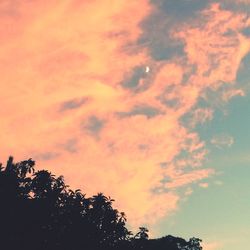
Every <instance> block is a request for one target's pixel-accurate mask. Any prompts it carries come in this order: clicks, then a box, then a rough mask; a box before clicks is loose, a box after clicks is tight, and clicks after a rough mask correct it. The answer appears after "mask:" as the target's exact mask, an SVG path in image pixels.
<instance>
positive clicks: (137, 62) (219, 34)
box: [0, 0, 250, 225]
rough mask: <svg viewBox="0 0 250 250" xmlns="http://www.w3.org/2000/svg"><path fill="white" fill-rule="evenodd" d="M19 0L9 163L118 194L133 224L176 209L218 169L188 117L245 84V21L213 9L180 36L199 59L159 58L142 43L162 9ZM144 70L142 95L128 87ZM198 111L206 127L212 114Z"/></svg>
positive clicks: (10, 21)
mask: <svg viewBox="0 0 250 250" xmlns="http://www.w3.org/2000/svg"><path fill="white" fill-rule="evenodd" d="M9 3H10V2H9V1H5V2H4V4H3V3H1V5H0V13H4V14H2V15H1V19H0V27H1V29H3V27H9V28H8V29H6V31H5V30H1V32H0V33H1V48H0V57H1V67H0V74H1V83H0V85H1V90H2V91H1V93H2V94H1V107H0V115H1V117H4V119H2V121H1V125H0V129H1V131H2V133H1V137H0V143H1V145H4V146H2V149H1V155H0V156H1V159H4V158H6V157H7V156H8V154H10V153H13V154H14V155H15V156H16V158H17V160H21V159H23V158H25V157H31V156H34V158H36V159H37V160H38V161H37V163H38V167H39V168H43V167H45V168H49V169H50V170H52V171H53V172H55V173H56V174H63V175H64V176H65V177H66V181H67V182H68V183H69V184H70V185H71V186H72V187H73V188H79V187H80V188H82V190H83V192H87V194H88V195H91V194H93V193H96V192H99V191H102V192H104V193H106V194H107V195H110V196H112V197H114V198H115V199H116V201H117V202H116V206H118V207H119V208H120V209H121V210H124V211H125V212H126V213H127V215H128V218H129V221H130V223H131V224H133V225H139V224H141V223H151V224H153V223H156V222H157V220H159V219H161V218H163V217H164V216H166V215H168V214H170V213H171V212H173V211H175V210H176V209H177V207H178V201H179V200H180V199H182V197H181V196H180V195H178V194H177V193H176V189H178V188H179V187H183V186H185V187H187V188H188V185H189V184H191V183H195V182H198V181H202V180H203V179H205V178H208V177H209V176H211V175H212V174H213V173H214V171H213V170H212V169H204V168H202V162H203V161H204V159H205V156H206V154H207V150H206V148H205V143H204V142H202V141H201V140H200V138H199V135H198V134H197V133H195V132H191V131H190V130H189V128H187V127H185V126H184V125H183V124H182V123H181V118H182V116H183V115H185V114H187V113H188V112H191V111H192V109H193V108H194V107H195V105H196V104H197V102H198V100H199V97H200V95H202V94H203V93H204V91H205V90H206V88H208V87H209V88H214V89H215V88H217V87H218V86H219V85H221V82H222V81H223V82H233V81H235V76H236V73H237V70H238V68H239V65H240V62H241V60H242V58H243V57H244V56H245V55H246V53H247V52H248V51H249V49H250V47H249V41H248V40H247V38H245V37H244V36H243V35H241V34H240V30H241V29H242V28H244V27H245V26H246V22H245V21H246V17H245V16H244V15H240V14H234V13H232V12H230V11H225V10H222V9H220V7H219V5H212V6H211V8H210V9H207V10H205V11H203V12H201V13H200V19H201V20H202V21H200V19H199V20H196V21H194V23H190V24H186V25H185V26H184V27H183V26H181V27H179V31H178V32H174V36H175V37H178V38H179V39H181V40H182V41H183V43H184V45H185V53H186V55H187V59H188V61H187V62H185V60H184V58H185V55H183V58H175V59H173V60H168V61H162V62H157V61H155V60H154V59H153V58H151V55H150V53H149V50H148V48H147V47H145V46H141V45H138V43H137V39H139V38H140V36H141V35H142V34H143V29H142V26H141V22H142V21H143V20H144V19H145V18H146V17H148V16H149V15H150V14H151V13H152V10H153V8H154V6H152V5H150V4H149V2H148V1H146V0H140V1H134V2H131V1H119V0H114V1H106V0H102V1H98V2H97V1H91V2H86V3H85V2H82V1H65V2H60V3H58V2H56V1H50V2H46V3H44V1H35V2H30V1H17V4H16V5H15V7H13V6H12V5H10V4H9ZM131 17H133V18H131ZM230 29H231V30H233V33H232V35H230V36H226V35H225V33H226V32H228V31H229V30H230ZM155 32H158V31H157V30H156V31H155ZM190 65H193V66H195V67H196V68H197V72H195V73H191V72H192V71H191V70H190ZM147 67H150V70H147ZM137 69H139V70H141V71H143V73H141V74H142V75H143V77H141V78H140V79H139V80H138V83H137V88H138V89H139V90H140V91H134V90H133V88H132V87H131V88H129V87H125V86H124V83H126V81H128V79H130V78H133V74H135V72H136V70H137ZM141 71H140V72H141ZM146 71H147V72H146ZM187 74H188V75H190V78H189V81H188V82H187V83H184V80H183V79H184V76H185V75H187ZM133 81H134V82H133V84H136V82H135V81H136V80H135V79H134V80H133ZM152 110H153V111H152ZM150 112H151V113H150ZM149 114H150V115H149ZM194 116H195V118H194V119H195V123H198V122H200V123H204V122H205V121H207V120H209V119H211V118H212V111H210V110H203V109H196V111H194ZM183 151H185V152H187V153H188V157H185V158H181V157H180V154H181V152H183ZM165 165H166V167H164V166H165ZM164 178H168V180H169V181H168V182H167V183H162V180H163V179H164ZM154 190H159V192H154ZM162 190H163V191H162ZM160 191H161V192H160ZM188 193H190V194H191V191H189V192H188ZM138 204H140V206H138Z"/></svg>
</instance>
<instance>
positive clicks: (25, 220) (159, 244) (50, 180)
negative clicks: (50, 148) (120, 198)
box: [0, 157, 202, 250]
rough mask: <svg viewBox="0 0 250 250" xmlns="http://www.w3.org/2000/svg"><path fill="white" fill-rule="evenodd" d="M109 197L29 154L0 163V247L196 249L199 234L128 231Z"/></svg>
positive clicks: (13, 249)
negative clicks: (43, 166)
mask: <svg viewBox="0 0 250 250" xmlns="http://www.w3.org/2000/svg"><path fill="white" fill-rule="evenodd" d="M113 202H114V200H112V199H111V198H110V197H107V196H105V195H104V194H103V193H98V194H97V195H94V196H92V197H89V198H87V197H86V196H85V195H84V194H83V193H82V192H81V190H75V191H74V190H71V189H69V187H68V186H67V185H66V184H65V182H64V179H63V177H62V176H59V177H56V176H54V175H53V174H51V173H50V172H49V171H47V170H40V171H35V162H34V161H33V160H32V159H29V160H26V161H21V162H19V163H14V160H13V157H9V159H8V161H7V164H6V166H5V167H3V166H2V164H0V249H8V250H16V249H20V250H24V249H25V250H31V249H32V250H33V249H36V250H71V249H73V250H80V249H81V250H115V249H116V250H132V249H133V250H137V249H145V250H151V249H157V250H163V249H164V250H179V249H181V250H201V249H202V248H201V246H200V240H199V239H197V238H191V239H190V240H189V241H185V240H184V239H181V238H177V237H173V236H166V237H163V238H161V239H152V240H150V239H148V238H149V237H148V230H147V228H145V227H140V228H139V232H138V233H137V234H136V235H135V236H133V234H132V233H131V232H130V231H129V230H128V229H127V227H126V215H125V213H124V212H119V211H118V210H117V209H114V208H113V207H112V205H113Z"/></svg>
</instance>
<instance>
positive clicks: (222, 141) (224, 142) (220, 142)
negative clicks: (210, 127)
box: [211, 134, 234, 148]
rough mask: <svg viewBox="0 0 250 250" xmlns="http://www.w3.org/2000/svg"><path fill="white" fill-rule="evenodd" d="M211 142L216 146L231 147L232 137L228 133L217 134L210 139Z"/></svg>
mask: <svg viewBox="0 0 250 250" xmlns="http://www.w3.org/2000/svg"><path fill="white" fill-rule="evenodd" d="M211 143H212V144H213V145H215V146H216V147H218V148H224V147H231V146H232V145H233V144H234V138H233V137H232V136H230V135H228V134H218V135H215V136H214V137H213V138H212V139H211Z"/></svg>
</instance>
